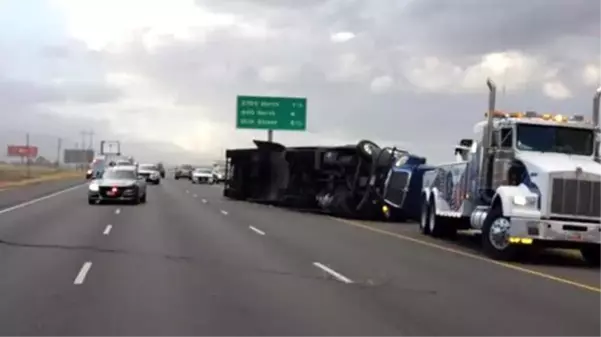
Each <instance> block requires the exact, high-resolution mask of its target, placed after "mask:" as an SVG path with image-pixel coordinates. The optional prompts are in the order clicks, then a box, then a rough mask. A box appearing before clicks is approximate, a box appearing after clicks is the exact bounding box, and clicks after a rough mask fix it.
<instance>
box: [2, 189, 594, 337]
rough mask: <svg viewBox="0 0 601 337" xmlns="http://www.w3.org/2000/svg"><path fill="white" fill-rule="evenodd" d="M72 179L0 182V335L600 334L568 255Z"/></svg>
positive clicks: (215, 195) (585, 278)
mask: <svg viewBox="0 0 601 337" xmlns="http://www.w3.org/2000/svg"><path fill="white" fill-rule="evenodd" d="M76 183H78V182H71V183H69V184H67V185H65V186H59V185H56V186H52V187H50V186H48V185H38V186H36V187H31V188H29V189H28V190H20V191H17V190H10V191H2V192H0V266H1V270H2V276H1V277H0V299H1V300H0V334H1V335H430V336H432V335H505V336H508V335H520V336H524V335H545V336H550V335H555V336H557V335H570V336H579V335H580V336H583V335H589V336H599V335H600V318H599V317H600V316H601V315H600V308H599V302H600V292H601V290H600V289H599V288H600V285H599V269H592V268H588V267H586V266H584V265H583V264H582V263H581V262H580V260H579V259H578V258H577V257H573V256H569V254H563V253H562V254H559V253H558V254H557V255H555V254H550V255H548V256H537V257H533V258H532V261H528V262H527V263H523V264H505V263H498V262H494V261H490V260H488V259H486V258H484V257H482V256H481V255H480V254H479V253H478V251H477V250H475V249H474V247H472V246H471V245H470V242H471V241H470V238H469V237H466V238H464V239H460V240H458V241H457V242H446V241H440V240H434V239H428V238H423V237H422V236H420V235H419V234H418V232H417V224H383V223H365V222H357V221H350V220H340V219H334V218H331V217H328V216H324V215H316V214H308V213H299V212H294V211H289V210H284V209H278V208H274V207H269V206H265V205H255V204H248V203H244V202H235V201H230V200H227V199H224V198H223V197H222V196H221V187H220V186H206V185H192V184H191V183H190V182H188V181H181V180H180V181H174V180H169V179H167V180H165V181H163V183H162V184H161V185H158V186H149V187H148V188H149V193H148V203H147V204H145V205H138V206H129V205H97V206H90V205H88V204H87V200H86V187H85V186H80V187H73V186H74V185H73V184H76ZM65 189H66V190H65ZM39 198H42V199H39Z"/></svg>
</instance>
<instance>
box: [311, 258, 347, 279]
mask: <svg viewBox="0 0 601 337" xmlns="http://www.w3.org/2000/svg"><path fill="white" fill-rule="evenodd" d="M313 265H314V266H315V267H317V268H319V269H321V270H323V271H325V272H326V273H328V274H330V275H332V276H334V278H336V279H337V280H338V281H340V282H344V283H346V284H351V283H353V281H352V280H351V279H349V278H348V277H346V276H344V275H342V274H340V273H338V272H336V271H335V270H333V269H331V268H329V267H327V266H325V265H323V264H321V263H319V262H313Z"/></svg>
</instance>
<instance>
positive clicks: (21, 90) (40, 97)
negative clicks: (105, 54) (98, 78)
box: [0, 78, 122, 107]
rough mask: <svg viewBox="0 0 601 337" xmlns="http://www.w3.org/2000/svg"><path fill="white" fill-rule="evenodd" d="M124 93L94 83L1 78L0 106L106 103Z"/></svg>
mask: <svg viewBox="0 0 601 337" xmlns="http://www.w3.org/2000/svg"><path fill="white" fill-rule="evenodd" d="M121 96H122V93H121V92H120V91H119V90H118V89H116V88H112V87H109V86H107V85H104V84H102V83H94V82H69V83H63V84H40V83H34V82H28V81H22V80H10V79H2V78H0V106H9V107H10V106H27V105H35V104H41V103H61V102H75V103H90V104H93V103H105V102H111V101H114V100H117V99H119V98H120V97H121Z"/></svg>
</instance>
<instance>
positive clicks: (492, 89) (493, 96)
mask: <svg viewBox="0 0 601 337" xmlns="http://www.w3.org/2000/svg"><path fill="white" fill-rule="evenodd" d="M486 85H487V86H488V91H489V93H488V116H487V117H488V120H487V124H486V128H487V130H486V144H484V145H485V146H484V147H485V149H486V152H487V154H488V153H490V148H491V146H492V121H493V118H494V114H495V105H496V100H497V85H496V84H495V82H493V80H491V79H490V78H488V79H486Z"/></svg>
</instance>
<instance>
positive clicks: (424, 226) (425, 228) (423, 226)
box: [419, 196, 430, 235]
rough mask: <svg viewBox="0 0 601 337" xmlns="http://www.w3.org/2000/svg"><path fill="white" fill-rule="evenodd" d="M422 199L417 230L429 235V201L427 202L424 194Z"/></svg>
mask: <svg viewBox="0 0 601 337" xmlns="http://www.w3.org/2000/svg"><path fill="white" fill-rule="evenodd" d="M422 199H423V200H422V210H421V216H420V221H419V231H420V232H421V233H422V234H424V235H430V227H429V223H430V222H429V220H430V203H429V202H428V199H427V198H426V197H425V196H424V197H423V198H422Z"/></svg>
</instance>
